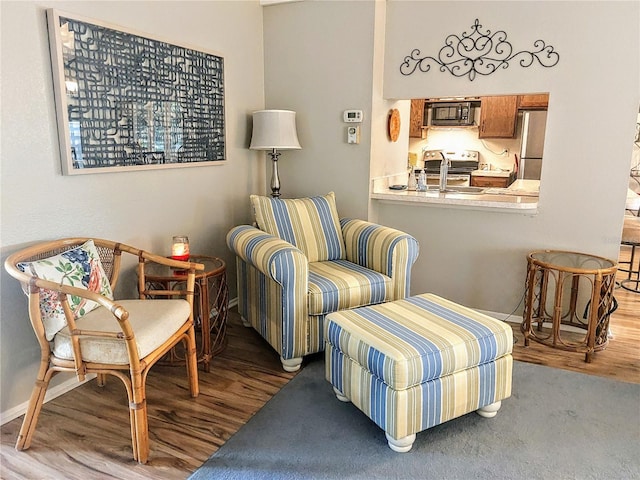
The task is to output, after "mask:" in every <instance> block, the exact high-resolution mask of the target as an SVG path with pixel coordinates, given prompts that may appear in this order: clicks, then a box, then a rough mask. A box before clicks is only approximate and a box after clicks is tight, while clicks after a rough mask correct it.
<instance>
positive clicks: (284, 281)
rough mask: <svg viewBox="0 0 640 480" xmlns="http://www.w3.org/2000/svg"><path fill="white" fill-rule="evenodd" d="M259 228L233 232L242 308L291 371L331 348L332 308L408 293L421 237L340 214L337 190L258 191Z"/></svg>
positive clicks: (245, 320)
mask: <svg viewBox="0 0 640 480" xmlns="http://www.w3.org/2000/svg"><path fill="white" fill-rule="evenodd" d="M251 205H252V207H253V211H254V214H255V218H256V224H257V226H258V228H255V227H252V226H249V225H240V226H238V227H235V228H233V229H232V230H231V231H230V232H229V233H228V234H227V245H228V246H229V248H230V249H231V251H233V252H234V253H235V255H236V266H237V272H238V310H239V312H240V315H241V316H242V321H243V323H244V324H245V326H252V327H253V328H255V329H256V330H257V331H258V332H259V333H260V334H261V335H262V336H263V337H264V338H265V339H266V340H267V341H268V342H269V344H270V345H271V346H272V347H273V348H274V349H275V350H276V351H277V352H278V353H279V354H280V360H281V361H282V365H283V367H284V369H285V370H286V371H289V372H293V371H296V370H298V369H299V368H300V365H301V364H302V357H303V356H305V355H308V354H311V353H315V352H319V351H321V350H324V338H323V336H324V334H323V331H324V329H323V324H324V318H325V316H326V315H327V314H329V313H331V312H335V311H338V310H344V309H349V308H355V307H361V306H365V305H373V304H377V303H382V302H388V301H392V300H397V299H400V298H405V297H407V296H409V284H410V279H411V267H412V265H413V263H414V262H415V260H416V258H417V257H418V242H417V241H416V240H415V239H414V238H413V237H412V236H411V235H408V234H406V233H403V232H400V231H398V230H395V229H392V228H388V227H383V226H380V225H376V224H373V223H369V222H365V221H362V220H353V219H344V218H343V219H339V217H338V213H337V209H336V203H335V195H334V193H333V192H331V193H329V194H327V195H325V196H318V197H311V198H300V199H279V198H270V197H259V196H257V195H252V196H251Z"/></svg>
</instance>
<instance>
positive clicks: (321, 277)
mask: <svg viewBox="0 0 640 480" xmlns="http://www.w3.org/2000/svg"><path fill="white" fill-rule="evenodd" d="M392 298H393V283H392V281H391V277H387V276H386V275H384V274H382V273H378V272H376V271H375V270H370V269H368V268H365V267H362V266H360V265H356V264H355V263H351V262H348V261H346V260H335V261H333V262H314V263H310V264H309V314H310V315H324V314H326V313H331V312H336V311H338V310H344V309H346V308H355V307H362V306H363V305H373V304H376V303H381V302H387V301H389V300H391V299H392Z"/></svg>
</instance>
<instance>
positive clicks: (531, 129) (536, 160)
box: [518, 110, 547, 180]
mask: <svg viewBox="0 0 640 480" xmlns="http://www.w3.org/2000/svg"><path fill="white" fill-rule="evenodd" d="M546 127H547V112H546V111H541V110H531V111H525V112H524V113H523V114H522V135H521V138H522V144H521V147H520V162H519V166H518V178H519V179H521V180H540V172H541V170H542V152H543V150H544V132H545V129H546Z"/></svg>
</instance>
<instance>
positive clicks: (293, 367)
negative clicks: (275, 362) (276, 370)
mask: <svg viewBox="0 0 640 480" xmlns="http://www.w3.org/2000/svg"><path fill="white" fill-rule="evenodd" d="M280 361H281V362H282V368H283V369H284V371H285V372H297V371H298V370H300V367H301V366H302V357H295V358H283V357H282V356H281V357H280Z"/></svg>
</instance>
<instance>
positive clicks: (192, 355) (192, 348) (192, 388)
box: [184, 326, 200, 398]
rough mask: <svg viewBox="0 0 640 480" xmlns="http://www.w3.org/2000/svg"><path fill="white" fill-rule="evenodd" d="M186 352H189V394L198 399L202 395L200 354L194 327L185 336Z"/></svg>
mask: <svg viewBox="0 0 640 480" xmlns="http://www.w3.org/2000/svg"><path fill="white" fill-rule="evenodd" d="M184 341H185V351H186V352H187V353H186V355H187V362H186V363H187V378H188V379H189V393H190V394H191V397H192V398H196V397H197V396H198V395H199V393H200V386H199V384H198V354H197V347H196V334H195V330H194V327H193V326H192V327H191V328H190V329H189V331H188V332H187V334H186V336H185V339H184Z"/></svg>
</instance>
